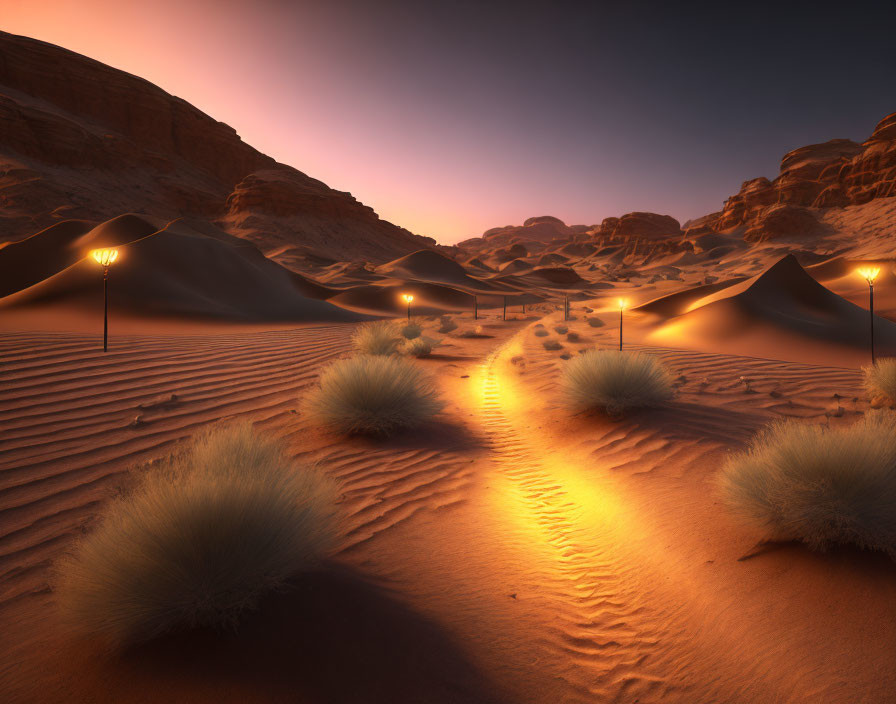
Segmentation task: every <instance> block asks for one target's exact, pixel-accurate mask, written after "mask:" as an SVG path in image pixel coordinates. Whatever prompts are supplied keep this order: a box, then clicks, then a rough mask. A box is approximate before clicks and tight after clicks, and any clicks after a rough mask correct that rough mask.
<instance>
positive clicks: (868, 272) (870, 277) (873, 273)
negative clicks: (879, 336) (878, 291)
mask: <svg viewBox="0 0 896 704" xmlns="http://www.w3.org/2000/svg"><path fill="white" fill-rule="evenodd" d="M858 273H859V275H860V276H861V277H862V278H864V279H865V281H867V282H868V328H869V332H870V338H871V364H872V365H873V364H874V280H875V279H876V278H877V275H878V274H880V267H876V266H874V267H872V266H864V267H862V268H860V269H859V270H858Z"/></svg>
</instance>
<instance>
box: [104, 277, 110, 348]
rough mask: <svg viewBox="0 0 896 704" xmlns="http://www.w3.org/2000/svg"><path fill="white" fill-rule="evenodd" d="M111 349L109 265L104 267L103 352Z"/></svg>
mask: <svg viewBox="0 0 896 704" xmlns="http://www.w3.org/2000/svg"><path fill="white" fill-rule="evenodd" d="M108 351H109V265H108V264H106V265H105V266H104V267H103V352H108Z"/></svg>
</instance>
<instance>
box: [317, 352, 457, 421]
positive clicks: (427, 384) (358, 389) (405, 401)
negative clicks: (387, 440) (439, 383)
mask: <svg viewBox="0 0 896 704" xmlns="http://www.w3.org/2000/svg"><path fill="white" fill-rule="evenodd" d="M305 404H306V408H307V410H308V412H309V414H310V415H311V416H312V417H314V418H315V419H316V420H317V421H318V422H319V423H320V424H321V425H323V426H325V427H327V428H330V429H332V430H335V431H337V432H341V433H347V434H361V435H382V436H385V435H391V434H393V433H395V432H397V431H400V430H406V429H409V428H414V427H417V426H419V425H421V424H423V423H425V422H426V421H428V420H429V419H430V418H432V417H433V416H434V415H435V414H436V413H438V412H439V411H440V410H441V408H442V403H441V401H440V400H439V398H438V394H437V392H436V388H435V384H434V382H433V381H432V379H430V377H429V376H427V375H426V374H425V373H424V372H423V370H422V369H420V367H418V366H417V365H416V364H414V363H413V362H411V361H409V360H407V359H402V358H400V357H384V356H364V355H362V356H359V357H353V358H351V359H343V360H339V361H338V362H334V363H333V364H331V365H330V366H329V367H327V368H326V369H324V371H323V373H322V374H321V377H320V385H319V386H318V387H317V388H316V389H314V390H312V391H311V392H309V394H308V396H307V397H306V400H305Z"/></svg>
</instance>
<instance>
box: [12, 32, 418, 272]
mask: <svg viewBox="0 0 896 704" xmlns="http://www.w3.org/2000/svg"><path fill="white" fill-rule="evenodd" d="M128 212H134V213H143V214H147V215H150V216H153V217H161V218H169V219H172V218H176V217H181V216H189V217H200V218H203V219H205V220H207V221H209V222H212V223H214V224H215V225H217V226H219V227H221V228H222V229H224V230H225V231H227V232H229V233H230V234H234V235H237V236H240V237H243V238H245V239H248V240H251V241H252V242H253V243H254V244H256V245H257V246H258V247H259V248H260V249H262V251H264V252H265V253H267V254H270V255H272V256H273V257H274V258H277V259H280V260H281V261H283V262H284V263H286V264H297V263H299V264H300V263H301V259H302V258H303V257H305V256H308V255H320V256H326V257H330V258H333V259H368V260H370V261H373V262H384V261H388V260H390V259H393V258H395V257H396V256H401V255H402V254H407V253H409V252H413V251H416V250H419V249H421V248H427V247H431V246H433V245H434V244H435V243H434V241H433V240H432V239H430V238H426V237H419V236H417V235H413V234H412V233H410V232H408V231H407V230H405V229H403V228H400V227H397V226H395V225H393V224H391V223H389V222H386V221H384V220H380V219H379V217H377V215H376V213H375V212H374V211H373V210H372V209H371V208H369V207H367V206H365V205H364V204H362V203H360V202H358V201H357V200H355V198H353V197H352V196H351V194H349V193H344V192H341V191H336V190H333V189H332V188H330V187H329V186H327V185H326V184H324V183H322V182H320V181H317V180H316V179H313V178H311V177H309V176H307V175H305V174H303V173H301V172H300V171H297V170H296V169H294V168H292V167H290V166H286V165H284V164H280V163H277V162H276V161H275V160H274V159H272V158H270V157H268V156H265V155H264V154H262V153H260V152H258V151H256V150H255V149H253V148H252V147H251V146H249V145H248V144H246V143H244V142H243V141H242V140H241V139H240V138H239V136H238V135H237V133H236V131H235V130H234V129H233V128H231V127H229V126H228V125H225V124H224V123H222V122H218V121H216V120H214V119H213V118H211V117H209V116H208V115H206V114H204V113H202V112H201V111H199V110H197V109H196V108H194V107H193V106H191V105H190V104H189V103H187V102H185V101H184V100H181V99H180V98H177V97H175V96H172V95H169V94H168V93H166V92H165V91H163V90H162V89H160V88H158V87H157V86H155V85H153V84H151V83H149V82H148V81H145V80H143V79H141V78H138V77H136V76H132V75H130V74H127V73H124V72H123V71H119V70H117V69H114V68H111V67H109V66H106V65H104V64H101V63H99V62H97V61H94V60H92V59H89V58H87V57H84V56H81V55H79V54H76V53H73V52H71V51H68V50H66V49H62V48H60V47H57V46H54V45H51V44H47V43H44V42H40V41H36V40H34V39H28V38H25V37H19V36H15V35H11V34H7V33H4V32H0V242H3V241H10V240H17V239H21V238H22V237H25V236H28V235H31V234H33V233H35V232H37V231H39V230H42V229H44V228H46V227H49V226H51V225H54V224H56V223H59V222H61V221H64V220H68V219H80V220H88V221H94V222H102V221H106V220H109V219H110V218H114V217H116V216H118V215H121V214H123V213H128Z"/></svg>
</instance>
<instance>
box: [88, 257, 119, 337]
mask: <svg viewBox="0 0 896 704" xmlns="http://www.w3.org/2000/svg"><path fill="white" fill-rule="evenodd" d="M91 254H92V255H93V258H94V259H95V260H96V263H97V264H99V265H100V266H102V267H103V352H108V351H109V267H110V266H112V263H113V262H114V261H115V260H116V259H118V250H117V249H115V248H114V247H108V248H106V249H94V250H93V251H92V252H91Z"/></svg>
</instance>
